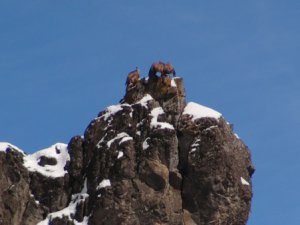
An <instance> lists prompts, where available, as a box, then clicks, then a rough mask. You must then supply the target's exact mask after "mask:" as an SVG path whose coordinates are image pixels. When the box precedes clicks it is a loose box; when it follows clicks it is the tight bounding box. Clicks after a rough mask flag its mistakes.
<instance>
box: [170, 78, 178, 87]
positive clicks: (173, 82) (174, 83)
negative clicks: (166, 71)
mask: <svg viewBox="0 0 300 225" xmlns="http://www.w3.org/2000/svg"><path fill="white" fill-rule="evenodd" d="M171 87H177V85H176V82H175V79H174V78H173V79H172V80H171Z"/></svg>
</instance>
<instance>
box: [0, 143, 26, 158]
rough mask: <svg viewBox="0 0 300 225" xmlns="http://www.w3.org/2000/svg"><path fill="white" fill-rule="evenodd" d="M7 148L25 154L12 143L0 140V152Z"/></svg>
mask: <svg viewBox="0 0 300 225" xmlns="http://www.w3.org/2000/svg"><path fill="white" fill-rule="evenodd" d="M7 148H11V149H14V150H17V151H18V152H21V153H22V154H23V155H25V153H24V152H23V151H22V150H21V149H19V148H18V147H17V146H15V145H12V144H10V143H8V142H0V152H6V149H7Z"/></svg>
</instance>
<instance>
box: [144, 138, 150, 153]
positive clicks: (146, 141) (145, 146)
mask: <svg viewBox="0 0 300 225" xmlns="http://www.w3.org/2000/svg"><path fill="white" fill-rule="evenodd" d="M149 139H150V138H149V137H148V138H146V139H145V141H144V142H143V150H146V149H147V148H149V144H148V140H149Z"/></svg>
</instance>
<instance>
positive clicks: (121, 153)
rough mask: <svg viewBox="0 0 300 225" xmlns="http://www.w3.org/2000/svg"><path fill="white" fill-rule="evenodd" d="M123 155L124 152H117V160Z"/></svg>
mask: <svg viewBox="0 0 300 225" xmlns="http://www.w3.org/2000/svg"><path fill="white" fill-rule="evenodd" d="M123 155H124V152H122V151H119V152H118V157H117V159H119V158H122V157H123Z"/></svg>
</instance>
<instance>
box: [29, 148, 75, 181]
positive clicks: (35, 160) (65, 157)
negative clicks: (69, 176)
mask: <svg viewBox="0 0 300 225" xmlns="http://www.w3.org/2000/svg"><path fill="white" fill-rule="evenodd" d="M67 147H68V145H66V144H62V143H57V144H55V145H52V146H51V147H49V148H46V149H43V150H40V151H37V152H36V153H33V154H32V155H27V156H25V157H24V163H23V165H24V166H25V167H26V168H27V169H28V170H29V171H31V172H38V173H40V174H42V175H43V176H46V177H52V178H56V177H63V176H64V175H65V174H66V173H67V170H65V169H64V167H65V165H66V163H67V161H69V160H70V155H69V153H68V148H67ZM42 157H46V158H53V159H55V160H56V164H55V165H48V164H46V165H44V166H41V165H40V164H39V162H40V160H41V158H42Z"/></svg>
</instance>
